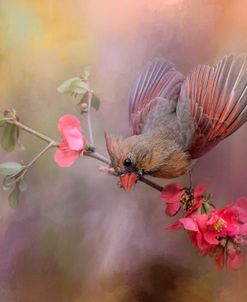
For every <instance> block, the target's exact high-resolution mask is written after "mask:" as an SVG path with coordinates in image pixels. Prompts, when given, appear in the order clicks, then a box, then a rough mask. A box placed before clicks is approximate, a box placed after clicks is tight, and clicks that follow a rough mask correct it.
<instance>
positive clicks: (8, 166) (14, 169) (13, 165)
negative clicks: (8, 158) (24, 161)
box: [0, 161, 23, 175]
mask: <svg viewBox="0 0 247 302" xmlns="http://www.w3.org/2000/svg"><path fill="white" fill-rule="evenodd" d="M22 168H23V166H22V165H21V164H19V163H17V162H14V161H13V162H6V163H3V164H0V174H2V175H12V174H16V173H18V172H20V171H21V170H22Z"/></svg>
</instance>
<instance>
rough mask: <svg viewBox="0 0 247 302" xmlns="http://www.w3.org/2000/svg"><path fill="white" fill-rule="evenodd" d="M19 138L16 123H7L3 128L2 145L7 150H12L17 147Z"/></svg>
mask: <svg viewBox="0 0 247 302" xmlns="http://www.w3.org/2000/svg"><path fill="white" fill-rule="evenodd" d="M16 139H17V128H16V126H14V125H10V124H6V125H5V126H4V129H3V136H2V141H1V145H2V147H3V149H4V150H5V151H7V152H11V151H13V150H14V148H15V144H16Z"/></svg>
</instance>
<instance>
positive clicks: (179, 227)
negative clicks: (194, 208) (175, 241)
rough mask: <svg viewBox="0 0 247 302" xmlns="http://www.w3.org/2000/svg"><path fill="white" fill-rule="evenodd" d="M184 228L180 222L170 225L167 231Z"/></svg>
mask: <svg viewBox="0 0 247 302" xmlns="http://www.w3.org/2000/svg"><path fill="white" fill-rule="evenodd" d="M181 228H182V224H181V222H180V221H179V220H177V221H175V222H174V223H172V224H169V225H168V226H167V227H166V229H167V230H171V231H178V230H180V229H181Z"/></svg>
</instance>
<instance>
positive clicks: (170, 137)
mask: <svg viewBox="0 0 247 302" xmlns="http://www.w3.org/2000/svg"><path fill="white" fill-rule="evenodd" d="M246 121H247V71H246V54H245V53H243V54H239V55H234V54H230V55H227V56H224V57H223V58H222V60H221V61H219V62H218V64H216V65H214V66H208V65H198V66H196V67H195V68H193V69H192V71H191V72H190V73H189V74H188V75H187V76H184V75H183V74H182V73H181V72H179V71H177V69H176V67H175V65H174V64H173V63H172V62H170V61H168V60H165V59H164V58H155V59H153V60H151V61H149V62H148V63H147V64H146V65H145V67H144V68H143V70H142V71H141V72H140V73H139V74H138V75H137V77H136V79H135V80H134V82H133V84H132V86H131V89H130V93H129V122H130V126H131V128H132V135H130V136H128V137H126V138H122V137H114V136H112V135H110V134H108V133H106V132H105V141H106V147H107V151H108V153H109V156H110V161H111V166H112V168H114V170H115V172H116V174H117V175H118V176H119V177H120V184H121V186H122V188H123V189H124V190H126V191H129V190H130V189H131V188H132V187H133V186H134V184H135V183H136V182H137V181H138V180H139V179H141V178H142V177H143V176H144V175H150V176H152V177H158V178H165V179H171V178H176V177H179V176H181V175H183V174H185V173H187V172H188V171H190V169H191V163H192V162H193V161H194V160H195V159H198V158H200V157H201V156H203V155H204V154H206V153H207V152H209V151H210V150H211V149H212V148H214V147H215V146H216V145H217V144H218V143H220V142H221V141H222V140H224V139H225V138H227V137H228V136H230V135H231V134H233V133H234V132H235V131H236V130H237V129H239V128H240V127H241V126H242V125H243V124H244V123H245V122H246Z"/></svg>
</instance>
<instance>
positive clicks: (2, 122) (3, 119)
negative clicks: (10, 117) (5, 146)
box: [0, 116, 7, 127]
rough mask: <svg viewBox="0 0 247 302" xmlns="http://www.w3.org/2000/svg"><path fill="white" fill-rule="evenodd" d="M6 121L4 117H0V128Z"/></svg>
mask: <svg viewBox="0 0 247 302" xmlns="http://www.w3.org/2000/svg"><path fill="white" fill-rule="evenodd" d="M6 120H7V118H6V117H4V116H0V127H3V126H4V125H5V124H6Z"/></svg>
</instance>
